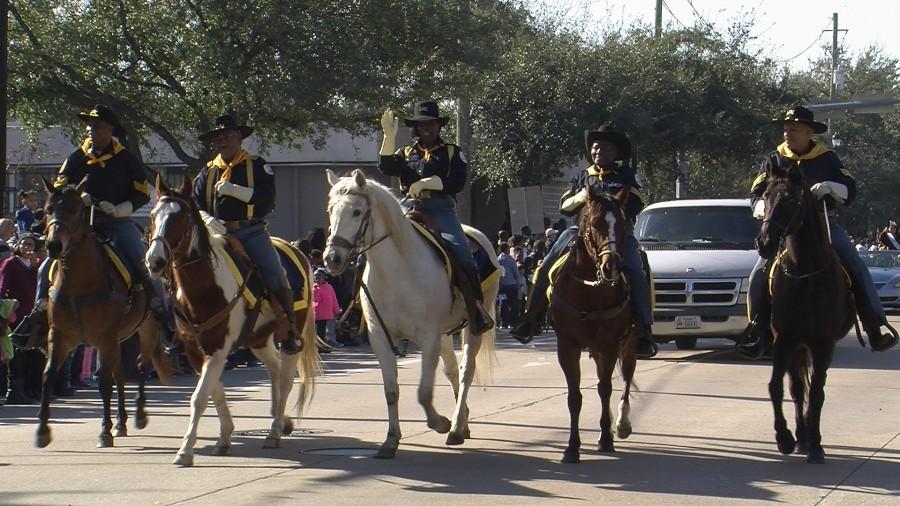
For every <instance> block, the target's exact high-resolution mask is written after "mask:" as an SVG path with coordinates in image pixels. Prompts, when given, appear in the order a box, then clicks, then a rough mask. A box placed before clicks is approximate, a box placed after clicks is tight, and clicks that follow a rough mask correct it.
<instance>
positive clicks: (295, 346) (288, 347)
mask: <svg viewBox="0 0 900 506" xmlns="http://www.w3.org/2000/svg"><path fill="white" fill-rule="evenodd" d="M275 347H276V348H278V350H279V351H281V352H282V353H284V354H286V355H294V354H297V353H300V351H302V350H303V342H301V341H300V340H299V339H297V333H296V332H294V331H293V330H288V334H287V337H285V338H284V341H280V342H279V341H278V340H277V339H276V341H275Z"/></svg>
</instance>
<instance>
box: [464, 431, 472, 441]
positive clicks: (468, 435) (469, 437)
mask: <svg viewBox="0 0 900 506" xmlns="http://www.w3.org/2000/svg"><path fill="white" fill-rule="evenodd" d="M463 437H464V438H466V439H472V433H471V432H470V431H469V429H466V430H464V431H463Z"/></svg>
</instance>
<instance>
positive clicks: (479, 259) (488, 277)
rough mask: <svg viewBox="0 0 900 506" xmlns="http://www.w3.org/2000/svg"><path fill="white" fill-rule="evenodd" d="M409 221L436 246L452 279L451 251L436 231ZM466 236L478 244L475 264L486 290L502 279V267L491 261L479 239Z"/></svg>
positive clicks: (436, 250) (474, 255)
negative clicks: (445, 247)
mask: <svg viewBox="0 0 900 506" xmlns="http://www.w3.org/2000/svg"><path fill="white" fill-rule="evenodd" d="M409 222H410V223H411V224H412V226H413V228H415V229H416V231H417V232H419V234H421V235H422V237H424V238H425V239H426V240H427V241H428V244H430V245H431V246H432V247H433V248H434V250H435V252H436V253H437V254H438V256H439V257H440V259H441V261H442V262H443V264H444V269H445V270H446V271H447V279H450V280H452V279H453V268H452V267H451V265H450V256H449V253H447V250H445V249H444V247H443V246H442V245H441V243H440V241H438V239H437V238H436V237H435V235H434V234H435V233H434V232H432V231H431V230H430V229H428V228H426V227H425V226H424V225H422V224H421V223H419V222H417V221H414V220H409ZM466 237H468V238H469V240H470V241H471V243H472V244H476V245H477V246H478V250H477V251H476V252H475V253H473V254H472V257H474V259H475V265H476V266H478V278H479V279H480V280H481V291H482V292H484V291H485V289H487V287H489V286H491V284H492V283H496V282H497V281H498V280H499V279H500V269H499V268H498V267H497V266H496V265H494V264H493V263H491V260H490V256H489V255H488V253H487V251H485V250H484V248H483V247H482V246H481V244H479V243H478V241H476V240H475V239H474V238H473V237H472V236H470V235H468V234H467V235H466Z"/></svg>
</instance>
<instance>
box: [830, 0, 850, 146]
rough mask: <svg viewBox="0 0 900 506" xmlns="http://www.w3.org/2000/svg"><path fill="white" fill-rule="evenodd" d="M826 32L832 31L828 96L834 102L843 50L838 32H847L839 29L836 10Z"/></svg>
mask: <svg viewBox="0 0 900 506" xmlns="http://www.w3.org/2000/svg"><path fill="white" fill-rule="evenodd" d="M825 31H826V32H828V31H830V32H831V91H830V93H829V94H828V98H829V100H830V101H831V102H834V95H835V93H836V92H837V80H838V75H837V72H838V66H839V65H840V54H841V50H840V48H839V47H838V32H846V31H847V30H840V29H838V13H837V12H835V13H833V14H832V15H831V30H825ZM828 131H829V132H831V117H829V118H828Z"/></svg>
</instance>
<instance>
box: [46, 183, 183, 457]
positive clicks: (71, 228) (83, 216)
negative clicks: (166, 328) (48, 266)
mask: <svg viewBox="0 0 900 506" xmlns="http://www.w3.org/2000/svg"><path fill="white" fill-rule="evenodd" d="M44 185H45V186H46V188H47V192H48V193H49V196H48V198H47V204H46V213H47V219H48V222H47V252H48V253H49V255H50V257H51V258H53V259H56V260H57V261H58V267H57V269H56V272H55V275H54V276H53V279H52V282H53V285H52V286H53V288H51V292H50V298H49V300H48V305H47V317H48V320H49V323H50V332H49V334H48V337H47V357H48V358H47V366H46V368H45V369H44V378H43V381H44V383H43V390H42V391H41V409H40V414H39V417H40V423H39V425H38V431H37V439H36V441H35V443H36V445H37V446H38V447H41V448H43V447H45V446H47V445H48V444H50V441H51V439H52V438H51V435H50V426H49V425H48V420H49V418H50V393H51V392H52V390H53V385H54V384H55V383H56V376H57V374H58V372H59V368H60V367H61V366H62V364H63V362H64V361H65V360H66V357H67V356H68V355H69V353H71V352H72V350H73V349H75V347H77V346H78V345H79V344H83V343H86V344H89V345H91V346H93V347H94V348H96V349H97V350H98V352H99V354H100V382H99V387H100V395H101V396H102V397H103V421H102V424H101V430H100V436H99V443H98V446H99V447H109V446H113V435H112V433H111V429H112V420H111V418H110V398H111V397H112V387H113V381H115V385H116V394H117V400H118V412H117V416H116V433H115V435H116V436H126V435H127V429H126V425H125V422H126V420H127V418H128V417H127V415H126V413H125V372H124V369H123V368H122V355H121V350H120V346H119V345H120V343H121V342H122V341H124V340H125V339H127V338H128V337H129V336H131V335H133V334H134V333H135V331H137V333H138V335H139V337H140V350H141V354H140V359H139V364H138V365H139V369H140V374H139V375H138V399H137V412H136V415H135V418H136V423H135V425H136V426H137V428H139V429H142V428H144V427H145V426H146V425H147V414H146V412H145V409H144V406H145V403H146V399H145V396H144V379H145V377H146V376H147V372H148V368H149V365H150V364H149V362H150V360H152V362H153V364H154V366H155V367H156V370H157V373H158V374H159V376H160V378H161V379H163V380H165V379H167V377H168V376H169V375H170V374H171V372H172V368H171V366H170V365H169V363H168V362H167V360H166V357H165V356H164V354H163V351H162V347H161V346H160V343H159V334H158V328H157V324H156V321H155V320H154V319H153V318H151V317H149V314H148V307H147V295H146V294H145V293H144V292H143V291H135V292H133V293H131V294H129V291H128V288H127V287H126V286H125V282H124V281H123V280H122V278H121V277H120V276H119V274H117V273H116V271H115V269H114V267H113V264H112V262H111V261H110V259H109V258H108V257H107V255H106V252H105V251H104V250H103V246H102V245H101V244H100V243H99V242H98V241H97V238H96V237H95V236H94V234H93V232H92V231H91V227H90V223H89V214H90V211H89V209H90V208H89V207H86V206H85V204H84V202H83V200H82V198H81V193H82V188H81V186H82V185H83V183H82V185H79V186H78V187H74V186H65V187H61V188H54V187H53V186H52V185H51V184H50V183H49V182H48V181H47V180H44ZM148 359H150V360H148Z"/></svg>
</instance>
